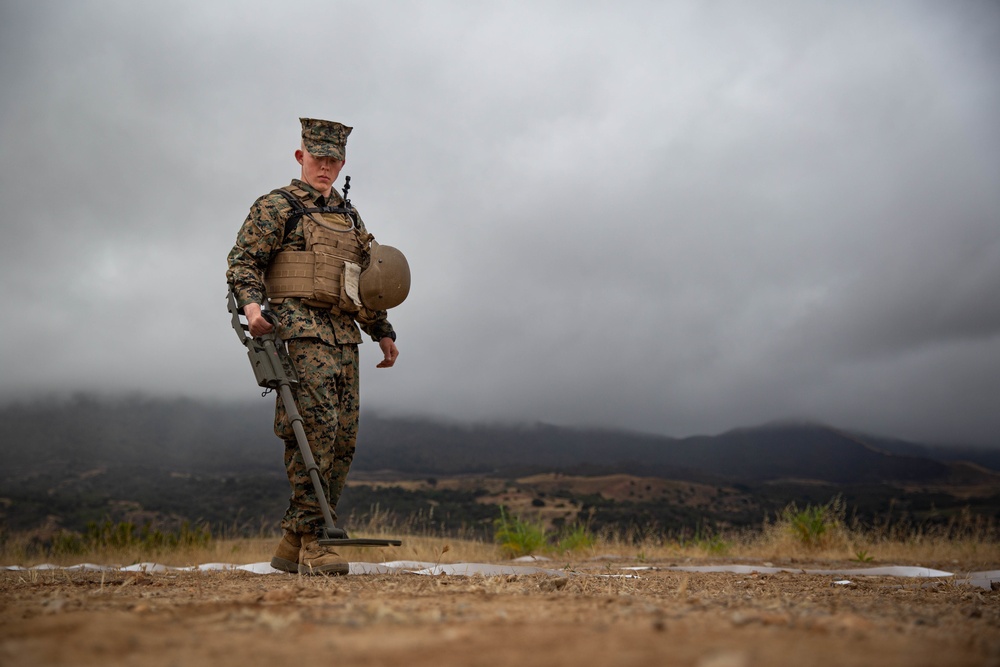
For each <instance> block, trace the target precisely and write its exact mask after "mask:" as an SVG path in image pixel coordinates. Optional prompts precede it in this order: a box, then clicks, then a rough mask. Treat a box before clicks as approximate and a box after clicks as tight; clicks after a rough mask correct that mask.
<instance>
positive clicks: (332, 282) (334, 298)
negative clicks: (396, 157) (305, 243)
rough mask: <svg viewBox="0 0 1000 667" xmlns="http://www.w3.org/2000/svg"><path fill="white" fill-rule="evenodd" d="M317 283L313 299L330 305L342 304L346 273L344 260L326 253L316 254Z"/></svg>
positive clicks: (314, 284) (314, 287) (315, 283)
mask: <svg viewBox="0 0 1000 667" xmlns="http://www.w3.org/2000/svg"><path fill="white" fill-rule="evenodd" d="M315 255H316V264H315V269H314V270H315V272H316V273H315V282H314V283H313V290H314V291H313V299H315V300H317V301H323V302H326V303H328V304H330V305H333V306H337V305H339V304H340V301H341V298H340V295H341V292H343V284H344V271H343V266H342V262H343V260H340V259H337V258H336V257H334V256H333V255H328V254H326V253H325V252H316V253H315Z"/></svg>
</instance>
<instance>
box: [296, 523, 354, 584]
mask: <svg viewBox="0 0 1000 667" xmlns="http://www.w3.org/2000/svg"><path fill="white" fill-rule="evenodd" d="M350 569H351V568H350V567H349V566H348V565H347V563H346V562H344V559H343V558H341V557H340V555H339V554H337V552H336V551H334V550H333V548H332V547H323V546H320V544H319V542H317V541H316V535H314V534H312V533H305V534H303V535H302V549H301V550H300V551H299V567H298V573H299V574H347V573H348V572H350Z"/></svg>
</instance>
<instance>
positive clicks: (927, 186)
mask: <svg viewBox="0 0 1000 667" xmlns="http://www.w3.org/2000/svg"><path fill="white" fill-rule="evenodd" d="M304 17H308V20H305V19H304ZM0 19H2V20H0V37H2V40H0V76H2V78H3V89H4V91H5V94H4V96H3V98H2V100H0V131H2V134H0V195H2V198H3V202H4V206H3V209H2V218H0V221H2V222H0V224H2V227H3V235H4V242H3V244H2V246H0V284H2V285H3V288H4V294H5V297H6V306H7V307H6V316H5V318H4V320H5V326H4V330H3V333H2V334H0V341H2V342H3V345H2V346H0V375H2V380H0V397H3V398H10V397H14V396H17V395H20V394H23V393H28V394H37V393H42V392H49V391H76V390H83V389H87V388H93V389H98V390H101V391H131V390H139V391H143V392H146V393H153V394H158V393H164V394H170V395H176V394H186V395H191V396H195V397H199V398H213V399H227V400H228V399H239V398H249V397H251V396H254V395H256V393H257V389H256V387H255V386H253V381H252V375H251V373H250V370H249V369H248V368H246V359H245V357H244V356H243V352H242V349H241V348H240V347H239V345H238V343H237V342H236V340H235V337H234V335H233V333H232V332H231V330H230V329H229V326H228V321H227V313H226V312H225V302H224V294H225V285H224V277H223V274H224V271H225V257H226V254H227V252H228V250H229V248H230V247H231V245H232V243H233V240H234V238H235V234H236V231H237V229H238V227H239V225H240V223H241V222H242V220H243V218H244V216H245V215H246V212H247V210H248V209H249V206H250V204H251V203H252V202H253V200H254V199H255V198H256V197H257V196H259V195H260V194H263V193H265V192H267V191H269V190H270V189H272V188H274V187H277V186H279V185H282V184H284V183H286V182H287V181H288V180H289V179H290V178H292V177H295V176H297V175H298V173H297V165H296V164H295V162H294V160H293V158H292V152H293V151H294V150H295V148H296V146H297V142H298V122H297V118H298V117H299V116H315V117H325V118H332V119H336V120H341V121H343V122H345V123H348V124H351V125H353V126H354V127H355V128H356V129H355V131H354V133H353V134H352V136H351V140H350V142H349V145H348V162H347V167H346V169H345V172H344V173H346V174H350V175H351V176H352V192H351V194H352V199H353V200H354V202H355V204H356V205H357V206H358V207H359V209H360V210H361V212H362V215H363V216H364V218H365V220H366V222H367V224H368V226H369V227H370V228H371V229H372V231H373V232H374V233H375V234H376V236H378V238H379V240H380V241H382V242H384V243H389V244H391V245H395V246H397V247H399V248H401V249H403V250H404V252H406V254H407V256H408V258H409V260H410V264H411V268H412V270H413V274H414V287H413V291H412V293H411V297H410V299H409V300H408V301H407V302H406V303H405V304H403V306H401V307H400V308H399V309H398V310H397V312H394V313H392V317H391V320H392V321H393V323H394V324H395V326H396V328H397V330H398V332H399V336H400V340H399V344H400V349H401V353H402V356H401V358H400V362H399V364H398V365H397V367H396V368H394V369H392V370H391V371H375V369H374V365H375V363H376V356H375V350H374V347H375V346H374V345H365V346H363V355H362V358H363V363H364V364H365V369H366V373H365V375H364V377H363V380H362V386H363V395H364V400H365V404H366V406H367V407H369V408H373V409H378V410H382V411H387V412H396V413H420V414H431V415H441V416H447V417H451V418H455V419H460V420H480V419H489V420H510V421H534V420H545V421H551V422H557V423H566V424H589V425H602V426H617V427H626V428H631V429H636V430H644V431H653V432H660V433H667V434H672V435H685V434H691V433H704V432H715V431H719V430H723V429H727V428H731V427H736V426H744V425H750V424H754V423H760V422H764V421H767V420H771V419H780V418H786V417H795V418H808V419H818V420H823V421H827V422H830V423H834V424H837V425H840V426H843V427H848V428H859V429H866V430H871V431H875V432H879V433H885V434H890V435H896V436H899V437H907V438H916V439H924V440H937V441H950V442H975V443H983V444H1000V439H998V437H997V433H998V428H1000V410H998V409H997V406H998V405H1000V379H998V378H1000V308H998V304H997V297H996V295H997V294H998V293H1000V215H998V211H1000V187H998V186H1000V125H998V124H997V123H996V118H997V117H1000V77H997V76H996V74H997V71H998V65H1000V46H998V44H1000V40H998V39H997V38H998V36H1000V10H998V8H997V7H996V5H995V4H994V3H989V2H982V3H973V2H969V3H957V4H956V3H951V4H949V5H947V6H945V5H941V4H939V3H930V2H928V3H920V2H885V3H876V4H875V5H871V4H870V3H869V4H860V3H859V4H854V3H847V4H844V3H839V4H837V5H830V4H829V3H821V2H804V3H795V4H794V5H792V6H789V5H788V4H787V3H777V2H775V3H763V4H761V3H755V4H754V5H753V6H752V7H751V6H748V5H746V4H745V3H737V2H731V3H728V2H723V3H696V2H690V3H648V2H622V3H616V4H615V5H614V6H613V7H612V6H610V5H608V6H605V5H603V4H600V3H578V2H547V3H523V4H522V3H505V4H503V5H493V6H477V5H475V4H469V3H458V2H425V3H412V4H411V3H392V4H391V5H390V4H388V3H386V4H381V3H364V4H362V3H353V2H342V3H341V2H332V3H330V2H325V3H311V2H292V3H286V4H284V5H282V7H281V8H280V9H278V8H276V7H275V6H274V5H273V4H272V3H255V2H240V3H222V2H219V3H210V4H205V5H202V4H195V3H187V2H174V3H169V2H168V3H157V4H156V5H155V6H152V5H150V6H147V5H146V4H145V3H143V4H139V3H124V2H122V3H115V2H88V1H82V2H75V3H57V2H36V3H31V4H28V3H6V4H5V5H4V6H3V7H2V8H0Z"/></svg>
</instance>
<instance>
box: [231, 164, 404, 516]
mask: <svg viewBox="0 0 1000 667" xmlns="http://www.w3.org/2000/svg"><path fill="white" fill-rule="evenodd" d="M292 185H293V186H295V187H298V188H301V189H302V190H305V191H306V192H308V193H309V195H310V198H309V199H308V200H303V202H302V203H303V204H304V205H305V206H306V207H319V206H338V205H340V204H342V203H343V198H342V197H341V196H340V195H339V194H338V193H337V192H336V190H333V191H332V192H331V193H330V197H329V198H324V197H323V196H322V195H321V193H320V192H319V191H317V190H316V189H315V188H313V187H312V186H310V185H309V184H308V183H305V182H304V181H300V180H298V179H295V180H293V181H292ZM291 212H292V206H291V204H289V203H288V202H287V201H286V200H285V199H284V197H282V196H281V195H278V194H274V193H271V194H268V195H264V196H263V197H260V198H259V199H257V201H256V202H254V204H253V206H252V207H251V209H250V213H249V215H248V216H247V218H246V220H245V221H244V223H243V226H242V227H241V228H240V231H239V234H238V235H237V237H236V245H235V246H233V249H232V251H231V252H230V253H229V270H228V271H227V272H226V279H227V281H228V282H229V284H230V285H232V286H233V287H234V290H235V293H236V300H237V305H239V307H240V308H241V309H242V308H243V306H245V305H246V304H248V303H263V297H264V279H263V276H264V274H265V272H266V270H267V267H268V265H269V264H270V263H271V259H272V258H273V257H274V255H275V254H276V253H278V252H279V251H280V250H303V249H304V248H305V238H304V235H303V231H302V219H301V218H300V219H299V220H298V222H297V223H296V224H295V227H294V229H292V230H291V232H290V233H289V234H288V235H287V236H285V220H286V219H288V217H289V215H290V214H291ZM357 224H358V225H359V227H360V228H361V231H362V232H364V231H365V230H364V223H363V222H361V220H360V218H359V219H358V223H357ZM366 259H367V258H366ZM272 308H273V310H274V312H275V314H276V315H277V316H278V318H279V320H280V325H279V327H278V335H279V336H280V337H281V338H282V339H283V340H285V341H286V342H287V345H288V351H289V355H290V357H291V359H292V361H293V363H294V364H295V369H296V372H297V373H298V376H299V383H298V384H297V385H292V390H293V392H294V394H295V402H296V404H297V406H298V409H299V412H300V413H301V416H302V421H303V424H302V425H303V428H304V429H305V432H306V436H307V437H308V438H309V444H310V445H311V448H312V452H313V456H314V457H315V459H316V464H317V466H318V467H319V472H320V477H321V479H323V481H324V484H325V485H326V488H327V494H328V500H329V502H330V508H331V509H334V510H335V508H336V506H337V501H338V500H339V499H340V493H341V491H342V490H343V488H344V484H345V482H346V481H347V473H348V471H349V470H350V467H351V460H352V459H353V457H354V448H355V442H356V439H357V435H358V416H359V415H358V405H359V392H358V344H360V343H361V333H360V332H359V330H358V325H357V323H355V320H354V318H353V317H352V316H351V315H350V314H347V313H342V314H334V313H333V312H332V311H330V310H325V309H322V308H313V307H310V306H307V305H305V304H303V303H302V302H301V300H300V299H297V298H286V299H284V300H283V301H282V302H281V303H280V304H272ZM362 328H363V329H364V331H365V333H367V334H368V335H369V336H371V338H372V340H374V341H378V340H380V339H381V338H383V337H386V336H391V335H393V329H392V325H391V324H389V322H388V320H387V319H386V313H385V311H378V312H376V313H375V317H374V319H373V321H371V322H370V323H365V324H362ZM274 432H275V434H276V435H277V436H278V437H279V438H281V439H282V440H284V441H285V468H286V470H287V472H288V481H289V483H290V484H291V487H292V492H291V498H290V500H289V506H288V510H287V511H286V512H285V516H284V519H283V520H282V522H281V526H282V528H284V529H285V530H286V531H290V532H293V533H310V532H314V531H315V530H316V529H318V528H319V527H321V526H322V525H323V518H322V514H321V512H320V509H319V503H318V502H317V499H316V494H315V490H314V489H313V485H312V483H311V481H310V479H309V474H308V473H307V472H306V468H305V465H304V463H303V461H302V455H301V453H300V452H299V447H298V443H297V442H296V440H295V434H294V432H293V431H292V427H291V424H290V423H289V422H288V418H287V416H286V414H285V409H284V405H283V404H282V401H281V397H280V396H279V397H278V398H277V405H276V407H275V416H274Z"/></svg>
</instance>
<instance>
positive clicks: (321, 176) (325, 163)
mask: <svg viewBox="0 0 1000 667" xmlns="http://www.w3.org/2000/svg"><path fill="white" fill-rule="evenodd" d="M295 159H296V161H297V162H298V163H299V164H301V165H302V180H303V181H305V182H306V183H308V184H309V185H311V186H313V187H314V188H316V189H317V190H319V191H320V192H321V193H323V196H324V197H328V196H329V195H330V191H331V190H333V184H334V182H335V181H336V180H337V177H338V176H340V170H341V169H343V168H344V161H343V160H336V159H334V158H332V157H316V156H314V155H313V154H312V153H309V152H308V151H304V150H302V149H299V150H297V151H295Z"/></svg>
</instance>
